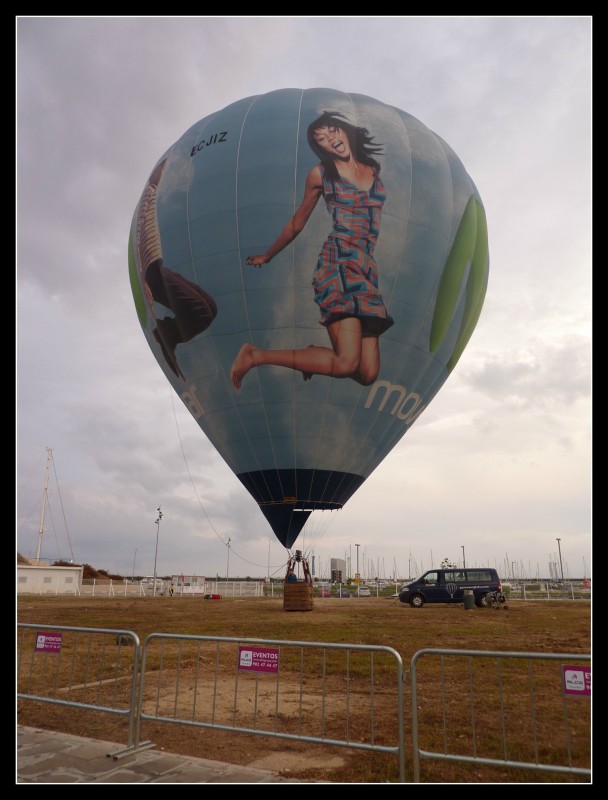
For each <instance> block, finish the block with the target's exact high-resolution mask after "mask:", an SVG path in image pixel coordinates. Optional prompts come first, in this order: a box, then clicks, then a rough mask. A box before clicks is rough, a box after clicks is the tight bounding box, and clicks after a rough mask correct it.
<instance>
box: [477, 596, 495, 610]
mask: <svg viewBox="0 0 608 800" xmlns="http://www.w3.org/2000/svg"><path fill="white" fill-rule="evenodd" d="M477 605H478V606H479V608H490V606H491V605H492V595H491V594H490V593H488V594H482V595H481V597H480V598H479V600H478V601H477Z"/></svg>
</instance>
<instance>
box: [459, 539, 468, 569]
mask: <svg viewBox="0 0 608 800" xmlns="http://www.w3.org/2000/svg"><path fill="white" fill-rule="evenodd" d="M460 546H461V547H462V568H463V569H466V566H467V562H466V561H465V560H464V545H463V544H461V545H460Z"/></svg>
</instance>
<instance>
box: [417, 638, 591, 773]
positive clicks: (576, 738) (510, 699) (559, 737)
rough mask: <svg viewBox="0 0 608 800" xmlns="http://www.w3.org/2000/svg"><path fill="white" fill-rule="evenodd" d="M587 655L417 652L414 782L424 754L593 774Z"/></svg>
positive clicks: (466, 761) (465, 761) (441, 758)
mask: <svg viewBox="0 0 608 800" xmlns="http://www.w3.org/2000/svg"><path fill="white" fill-rule="evenodd" d="M423 661H424V662H427V663H425V664H424V667H423V663H422V662H423ZM590 661H591V656H590V655H582V654H580V653H576V654H572V653H526V652H522V653H517V652H496V651H484V650H451V649H440V648H428V649H424V650H419V651H418V652H417V653H416V654H415V655H414V656H413V658H412V661H411V692H412V747H413V767H414V782H415V783H417V782H420V762H421V760H436V761H450V762H458V763H461V764H476V765H481V764H485V765H486V766H493V767H500V768H502V767H509V768H515V769H526V770H534V771H540V772H555V773H561V774H572V775H582V776H590V775H591V769H590V758H591V755H590V754H591V742H590V736H591V708H590V706H591V703H590V699H591V669H590V667H586V666H582V665H581V662H583V663H585V662H590ZM428 662H430V663H428ZM421 673H422V674H421ZM560 694H561V696H562V703H561V712H560V709H559V707H558V706H557V705H556V704H555V697H556V695H557V696H559V695H560ZM545 701H550V702H545ZM421 741H424V743H425V744H426V747H425V748H424V749H423V748H422V747H421ZM587 764H589V767H588V766H587Z"/></svg>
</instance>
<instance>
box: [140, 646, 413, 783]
mask: <svg viewBox="0 0 608 800" xmlns="http://www.w3.org/2000/svg"><path fill="white" fill-rule="evenodd" d="M141 674H142V678H141V690H140V696H139V709H138V714H137V724H136V734H135V747H137V746H138V740H139V728H140V722H141V721H143V720H153V721H156V722H172V723H180V724H182V725H192V726H196V727H199V728H215V729H220V730H224V731H238V732H240V733H246V734H258V735H263V736H270V737H277V738H281V739H291V740H298V741H306V742H311V743H318V744H325V745H334V746H342V747H348V748H355V749H362V750H373V751H377V752H381V753H388V754H392V755H394V756H396V757H397V758H398V760H399V775H400V781H401V782H403V781H404V780H405V750H404V708H403V663H402V660H401V656H400V655H399V653H397V651H395V650H393V649H392V648H390V647H382V646H372V645H354V644H328V643H325V642H298V641H283V640H276V639H247V638H245V639H240V638H232V637H216V636H180V635H177V634H161V633H154V634H151V635H150V636H148V637H147V638H146V640H145V641H144V643H143V647H142V665H141Z"/></svg>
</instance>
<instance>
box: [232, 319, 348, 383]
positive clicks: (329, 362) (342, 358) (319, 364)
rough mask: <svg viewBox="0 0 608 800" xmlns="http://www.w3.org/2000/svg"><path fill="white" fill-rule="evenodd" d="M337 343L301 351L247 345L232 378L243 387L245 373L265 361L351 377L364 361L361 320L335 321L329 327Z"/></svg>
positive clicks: (314, 373)
mask: <svg viewBox="0 0 608 800" xmlns="http://www.w3.org/2000/svg"><path fill="white" fill-rule="evenodd" d="M327 331H328V333H329V338H330V340H331V343H332V345H333V347H332V348H329V347H317V346H316V345H311V346H310V347H305V348H303V349H299V350H262V349H260V348H259V347H255V346H254V345H252V344H244V345H243V346H242V347H241V349H240V351H239V353H238V355H237V357H236V358H235V359H234V363H233V364H232V368H231V370H230V379H231V380H232V383H233V384H234V386H235V388H236V389H240V388H241V383H242V381H243V378H244V377H245V375H246V374H247V373H248V372H249V370H250V369H253V367H261V366H263V365H264V364H267V365H271V366H275V367H287V368H289V369H293V370H297V371H299V372H302V374H303V375H305V376H306V374H307V373H310V374H312V375H330V376H332V377H334V378H350V377H352V376H353V375H354V374H356V373H357V372H358V370H359V365H360V361H361V343H362V339H361V323H360V321H359V320H358V319H355V318H354V317H349V318H347V319H342V320H338V321H337V322H332V323H331V324H330V325H328V326H327Z"/></svg>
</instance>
